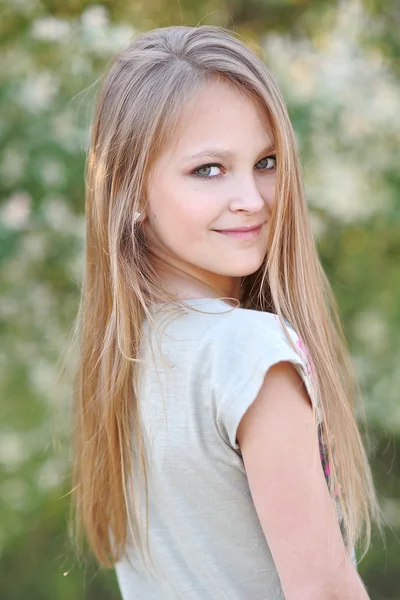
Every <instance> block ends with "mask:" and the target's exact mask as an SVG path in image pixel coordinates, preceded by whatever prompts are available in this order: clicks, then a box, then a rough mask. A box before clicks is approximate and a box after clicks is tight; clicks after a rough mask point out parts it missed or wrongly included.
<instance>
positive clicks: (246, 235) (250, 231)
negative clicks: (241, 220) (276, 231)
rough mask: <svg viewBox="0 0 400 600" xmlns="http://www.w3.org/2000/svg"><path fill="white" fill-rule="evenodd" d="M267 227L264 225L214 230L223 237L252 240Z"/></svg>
mask: <svg viewBox="0 0 400 600" xmlns="http://www.w3.org/2000/svg"><path fill="white" fill-rule="evenodd" d="M263 225H265V223H262V224H261V225H258V226H256V227H251V228H249V227H246V228H242V229H214V231H215V232H216V233H220V234H221V235H225V236H227V237H232V238H236V239H243V240H250V239H254V238H256V237H258V236H259V234H260V232H261V229H262V227H263Z"/></svg>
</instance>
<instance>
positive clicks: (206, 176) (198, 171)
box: [193, 164, 219, 179]
mask: <svg viewBox="0 0 400 600" xmlns="http://www.w3.org/2000/svg"><path fill="white" fill-rule="evenodd" d="M208 169H219V166H218V165H214V164H211V165H202V166H201V167H199V168H198V169H195V170H194V171H193V173H194V174H195V175H197V176H198V177H202V178H203V179H213V178H214V177H217V175H218V173H217V175H212V176H210V171H209V170H208ZM201 171H203V173H201ZM204 171H207V172H206V173H204Z"/></svg>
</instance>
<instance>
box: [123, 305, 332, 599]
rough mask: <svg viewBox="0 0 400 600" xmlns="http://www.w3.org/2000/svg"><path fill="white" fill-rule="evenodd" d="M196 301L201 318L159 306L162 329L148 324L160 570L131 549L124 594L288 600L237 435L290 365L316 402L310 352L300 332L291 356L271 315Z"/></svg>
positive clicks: (153, 517)
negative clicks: (273, 372)
mask: <svg viewBox="0 0 400 600" xmlns="http://www.w3.org/2000/svg"><path fill="white" fill-rule="evenodd" d="M187 303H188V304H190V305H191V306H192V307H193V308H196V310H197V311H201V312H195V311H192V310H190V309H184V310H183V311H182V309H181V312H180V313H179V314H178V316H177V314H175V316H174V317H171V316H170V314H169V313H168V312H166V311H162V310H161V307H162V306H163V307H164V308H165V306H164V305H155V306H154V307H153V310H152V313H153V315H154V317H155V319H156V322H157V326H158V330H157V328H156V329H155V330H153V329H152V328H151V327H150V326H149V322H148V320H147V319H146V320H145V321H144V332H145V338H144V342H143V345H142V348H141V353H140V358H142V359H144V361H145V362H144V363H141V366H140V368H141V377H140V387H139V402H140V406H141V411H142V421H143V423H142V427H143V428H144V433H145V436H146V438H147V440H148V441H147V444H148V448H149V458H150V460H151V461H152V462H151V464H152V466H151V470H150V473H149V481H148V485H149V523H148V525H149V544H150V552H151V556H152V559H153V561H154V565H155V567H156V571H157V573H156V574H154V572H151V573H150V574H147V573H145V571H144V568H143V565H142V563H141V562H140V561H139V559H138V558H137V557H136V555H135V553H134V552H133V549H132V546H131V545H128V547H127V555H126V556H125V558H123V559H122V560H121V561H120V562H118V563H117V564H116V574H117V578H118V583H119V586H120V590H121V593H122V597H123V599H124V600H178V599H179V600H180V599H181V600H219V599H221V600H222V599H226V600H282V599H284V595H283V592H282V588H281V584H280V580H279V575H278V573H277V570H276V567H275V564H274V561H273V558H272V555H271V552H270V549H269V546H268V543H267V540H266V539H265V535H264V533H263V530H262V527H261V524H260V521H259V519H258V516H257V513H256V510H255V506H254V503H253V501H252V497H251V493H250V489H249V485H248V480H247V477H246V472H245V468H244V463H243V459H242V456H241V452H240V449H239V445H238V443H237V440H236V431H237V428H238V425H239V422H240V420H241V418H242V416H243V415H244V413H245V412H246V410H247V408H248V407H249V406H250V404H251V403H252V402H253V400H254V399H255V398H256V396H257V393H258V391H259V389H260V387H261V384H262V382H263V379H264V375H265V373H266V371H267V370H268V369H269V367H271V366H272V365H273V364H275V363H277V362H279V361H283V360H285V361H290V362H292V363H293V364H294V366H295V367H296V369H297V371H298V372H299V374H300V375H301V377H302V379H303V381H304V384H305V387H306V389H307V391H308V393H309V395H310V398H311V400H312V402H313V403H315V402H316V400H315V397H314V396H315V394H314V389H313V383H312V382H313V373H312V370H311V365H310V361H309V360H308V355H307V351H306V349H305V347H304V345H303V344H302V342H301V340H300V339H299V338H298V336H297V335H296V333H295V332H294V331H293V329H290V335H291V337H292V339H293V341H294V343H295V346H296V347H297V348H298V350H299V354H297V353H296V352H295V351H294V350H293V349H292V348H291V347H290V345H289V343H288V341H287V340H286V337H285V334H284V331H283V329H282V327H281V325H280V322H279V319H278V317H277V316H276V315H274V314H272V313H265V312H256V311H253V310H248V309H244V308H233V307H231V306H229V305H228V304H226V303H224V302H222V301H221V300H217V299H197V300H189V301H187ZM169 308H171V307H169ZM205 311H206V312H205ZM209 312H211V313H216V314H208V313H209ZM288 325H289V324H288ZM317 418H318V421H320V409H319V407H318V406H317ZM129 561H131V564H132V565H133V566H134V567H135V569H136V570H134V569H132V567H131V565H130V563H129Z"/></svg>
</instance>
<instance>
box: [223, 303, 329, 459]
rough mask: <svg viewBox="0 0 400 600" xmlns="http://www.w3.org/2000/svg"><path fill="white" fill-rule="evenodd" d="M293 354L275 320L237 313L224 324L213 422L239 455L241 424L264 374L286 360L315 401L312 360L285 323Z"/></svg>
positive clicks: (274, 317)
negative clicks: (238, 432) (239, 428)
mask: <svg viewBox="0 0 400 600" xmlns="http://www.w3.org/2000/svg"><path fill="white" fill-rule="evenodd" d="M286 324H287V326H288V331H289V335H290V337H291V339H292V340H293V343H294V346H295V348H296V350H294V349H293V348H292V347H291V345H290V344H289V342H288V340H287V338H286V336H285V332H284V330H283V327H282V325H281V323H280V321H279V318H278V316H277V315H275V314H272V313H263V312H256V311H250V310H247V309H240V308H239V309H236V310H235V311H232V312H231V314H230V319H229V320H227V321H225V322H224V323H223V326H222V327H221V328H220V329H219V331H218V335H217V339H216V340H215V355H214V364H213V369H212V406H213V413H214V414H213V418H214V419H215V422H216V427H217V430H218V432H219V434H220V436H221V437H222V439H223V440H224V441H225V442H226V443H227V444H228V445H230V446H231V447H232V448H233V449H234V450H236V451H237V450H239V449H240V448H239V444H238V442H237V439H236V433H237V429H238V426H239V423H240V421H241V419H242V417H243V415H244V414H245V412H246V411H247V409H248V408H249V406H250V405H251V404H252V402H253V401H254V400H255V398H256V397H257V394H258V392H259V390H260V388H261V386H262V383H263V381H264V377H265V374H266V372H267V371H268V369H269V368H270V367H272V366H273V365H275V364H276V363H279V362H281V361H289V362H291V363H292V364H293V365H294V367H295V368H296V370H297V372H298V373H299V375H300V376H301V378H302V380H303V382H304V385H305V388H306V390H307V393H308V395H309V398H310V401H311V403H312V404H313V406H315V408H316V414H317V419H318V421H320V414H319V410H318V406H317V404H316V399H315V390H314V386H313V377H312V369H311V364H310V363H311V361H310V360H309V354H308V352H307V350H306V348H305V345H304V343H303V342H302V340H301V339H300V338H299V336H297V334H296V333H295V331H294V330H293V328H292V327H291V326H290V325H289V324H288V323H287V322H286Z"/></svg>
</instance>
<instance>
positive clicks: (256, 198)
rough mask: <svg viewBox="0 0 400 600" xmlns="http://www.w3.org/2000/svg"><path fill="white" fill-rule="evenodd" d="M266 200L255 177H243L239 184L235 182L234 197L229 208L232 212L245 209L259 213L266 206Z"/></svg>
mask: <svg viewBox="0 0 400 600" xmlns="http://www.w3.org/2000/svg"><path fill="white" fill-rule="evenodd" d="M265 204H266V201H265V200H264V198H263V197H262V196H261V194H260V191H259V189H258V187H257V185H256V182H255V181H254V178H246V180H245V181H244V180H243V178H242V180H241V183H240V184H239V185H237V184H234V186H233V192H232V199H231V201H230V203H229V209H230V210H231V211H232V212H236V211H238V210H244V211H246V212H248V213H257V212H260V210H262V209H263V208H264V206H265Z"/></svg>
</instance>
